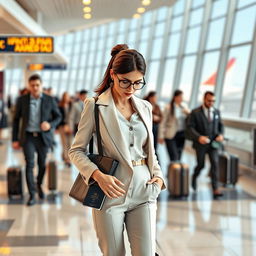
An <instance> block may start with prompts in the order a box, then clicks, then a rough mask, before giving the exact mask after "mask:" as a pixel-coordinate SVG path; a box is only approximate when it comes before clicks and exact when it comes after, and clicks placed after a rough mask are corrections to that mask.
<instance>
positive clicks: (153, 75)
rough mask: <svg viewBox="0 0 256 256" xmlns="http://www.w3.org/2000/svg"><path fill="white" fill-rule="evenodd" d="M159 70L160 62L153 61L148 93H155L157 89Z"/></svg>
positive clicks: (147, 87) (149, 75) (150, 68)
mask: <svg viewBox="0 0 256 256" xmlns="http://www.w3.org/2000/svg"><path fill="white" fill-rule="evenodd" d="M158 69H159V61H152V62H151V63H150V67H149V74H148V81H146V82H147V86H146V92H149V91H155V90H156V88H157V84H156V83H157V75H158V71H159V70H158Z"/></svg>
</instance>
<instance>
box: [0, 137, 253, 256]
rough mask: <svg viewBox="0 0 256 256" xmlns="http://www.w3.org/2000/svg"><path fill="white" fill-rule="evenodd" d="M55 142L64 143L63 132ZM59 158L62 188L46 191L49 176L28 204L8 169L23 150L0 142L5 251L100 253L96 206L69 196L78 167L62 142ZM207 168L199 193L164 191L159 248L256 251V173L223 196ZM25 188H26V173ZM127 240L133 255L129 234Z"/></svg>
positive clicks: (0, 222) (236, 254)
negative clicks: (11, 186) (12, 194)
mask: <svg viewBox="0 0 256 256" xmlns="http://www.w3.org/2000/svg"><path fill="white" fill-rule="evenodd" d="M56 142H57V144H58V143H59V137H58V135H56ZM52 157H53V156H52ZM54 158H55V159H56V160H57V162H58V191H56V193H55V194H52V193H50V192H49V191H47V177H45V183H44V190H45V192H46V193H47V198H46V199H45V200H44V201H40V200H38V203H37V204H36V205H35V206H33V207H27V206H26V205H25V203H26V200H27V194H26V195H25V198H24V199H23V200H22V199H17V200H16V201H15V200H14V201H11V202H10V201H9V200H8V198H7V194H6V188H7V186H6V169H7V167H8V166H11V165H23V166H24V160H23V155H22V153H21V152H13V151H12V149H11V147H10V142H9V140H8V139H6V140H5V141H4V145H3V146H0V255H17V256H65V255H72V256H73V255H74V256H98V255H101V254H100V251H99V249H98V246H97V239H96V235H95V232H94V229H93V223H92V215H91V210H90V209H88V208H84V207H83V206H81V205H79V204H78V203H76V202H75V201H74V200H72V199H70V198H69V197H68V192H69V189H70V187H71V185H72V182H73V180H74V179H75V177H76V175H77V171H76V170H75V169H74V167H72V168H66V167H65V166H64V165H63V163H62V161H61V148H60V146H59V144H58V146H57V147H56V150H55V152H54ZM159 160H160V161H161V166H162V169H163V172H164V174H165V175H166V174H167V165H168V157H167V154H166V151H165V148H164V146H162V145H160V146H159ZM183 161H184V162H186V163H190V167H191V168H190V171H191V172H192V170H193V167H194V165H195V160H194V156H193V155H191V154H189V153H185V154H184V156H183ZM207 170H208V165H206V168H205V170H204V171H203V172H202V174H201V175H200V178H199V180H198V192H197V194H194V193H193V192H192V190H191V191H190V192H191V193H190V195H189V197H188V198H182V199H173V198H170V197H169V194H168V192H167V191H164V192H162V193H161V196H160V198H159V200H158V211H157V250H158V253H159V254H160V256H172V255H173V256H183V255H184V256H206V255H207V256H222V255H223V256H240V255H241V256H254V255H256V201H255V198H256V197H255V196H256V181H255V179H254V178H252V177H247V176H241V177H239V182H238V184H237V186H236V187H235V188H234V187H227V188H224V189H223V192H224V197H223V198H222V199H220V200H212V196H211V190H210V186H209V185H210V183H209V182H210V180H209V178H208V176H207ZM23 171H24V170H23ZM35 172H36V170H35ZM24 188H25V191H26V185H25V179H24ZM125 241H126V248H127V254H126V255H128V256H129V255H131V254H130V250H129V243H128V240H127V237H126V239H125ZM113 256H115V255H113Z"/></svg>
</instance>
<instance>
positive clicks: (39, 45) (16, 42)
mask: <svg viewBox="0 0 256 256" xmlns="http://www.w3.org/2000/svg"><path fill="white" fill-rule="evenodd" d="M53 51H54V39H53V37H51V36H0V53H31V54H35V53H37V54H38V53H42V54H46V53H53Z"/></svg>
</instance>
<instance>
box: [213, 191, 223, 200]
mask: <svg viewBox="0 0 256 256" xmlns="http://www.w3.org/2000/svg"><path fill="white" fill-rule="evenodd" d="M222 196H223V194H222V193H221V192H220V191H218V190H216V191H213V198H214V199H218V198H219V197H222Z"/></svg>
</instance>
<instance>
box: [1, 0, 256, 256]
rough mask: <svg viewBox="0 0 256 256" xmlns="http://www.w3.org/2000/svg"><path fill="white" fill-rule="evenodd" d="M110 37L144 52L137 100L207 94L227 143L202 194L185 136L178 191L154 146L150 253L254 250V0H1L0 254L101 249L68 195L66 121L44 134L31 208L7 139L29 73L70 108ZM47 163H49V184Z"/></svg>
mask: <svg viewBox="0 0 256 256" xmlns="http://www.w3.org/2000/svg"><path fill="white" fill-rule="evenodd" d="M117 44H127V45H128V46H129V48H130V49H136V50H137V51H139V52H140V53H141V54H142V55H143V56H144V58H145V61H146V65H147V70H146V74H145V78H144V79H145V82H146V85H145V86H144V87H143V89H142V90H138V91H137V92H136V93H135V95H136V96H137V97H139V98H144V97H145V96H147V95H148V93H149V92H152V91H154V92H155V93H156V95H157V104H158V105H159V106H160V109H161V111H162V112H164V109H165V107H166V106H167V105H170V102H171V100H172V96H173V93H174V91H175V90H177V89H179V90H181V91H182V92H183V102H184V105H186V106H187V108H188V109H189V111H192V110H193V109H195V108H197V107H199V106H201V105H202V104H203V100H204V98H203V97H204V93H205V92H207V91H210V92H213V93H214V95H215V102H214V107H215V108H217V109H219V111H220V116H221V120H222V123H223V126H224V133H223V136H224V138H225V140H224V142H223V143H222V146H221V147H219V148H218V149H216V150H218V154H219V155H221V154H222V155H225V156H226V158H225V159H226V161H227V165H226V166H225V167H226V169H225V170H224V171H225V172H226V173H227V179H226V180H225V182H223V180H219V189H220V191H221V193H222V196H220V197H214V196H213V194H212V187H211V179H213V178H212V175H211V173H209V170H210V168H211V167H210V166H211V164H210V161H209V159H208V157H206V162H205V166H204V168H203V169H202V171H201V173H200V175H199V176H198V178H197V189H196V190H195V189H193V186H192V185H193V184H192V183H191V182H192V177H193V173H194V168H195V166H196V165H197V158H196V153H195V150H194V149H193V146H192V141H191V140H189V139H186V141H185V146H184V149H183V152H182V156H181V160H180V162H181V163H184V164H186V165H187V166H188V174H187V175H188V184H187V186H188V193H187V194H185V195H181V196H174V195H172V192H173V190H172V189H173V188H171V187H169V186H170V182H169V179H170V177H171V175H170V164H171V163H173V161H172V160H171V159H170V157H169V154H168V150H167V147H166V143H167V142H166V143H163V144H160V143H158V145H157V150H156V153H157V158H158V161H159V164H160V166H161V170H162V173H163V176H164V178H165V180H166V184H167V189H165V190H162V191H161V193H160V195H159V197H158V198H157V216H156V219H157V222H156V252H157V253H158V255H160V256H254V255H256V200H255V199H256V0H43V1H42V0H0V255H14V256H16V255H17V256H64V255H72V256H100V255H102V253H101V251H100V249H99V246H98V240H97V237H96V233H95V230H94V225H93V217H92V209H91V208H89V207H85V206H83V205H82V204H81V203H79V202H77V201H76V200H74V199H72V198H70V197H69V191H70V188H71V186H72V184H73V183H74V181H75V179H76V177H77V174H78V173H79V172H78V169H77V168H76V167H75V166H74V164H72V162H70V160H69V159H68V157H66V156H65V152H67V150H69V148H70V144H71V143H72V141H73V140H74V136H75V134H73V133H70V132H67V131H66V130H65V129H66V128H67V127H66V125H64V126H65V127H61V126H59V127H58V128H57V129H56V130H54V131H52V134H53V137H54V147H53V150H49V152H48V155H47V159H46V166H47V168H46V174H45V177H44V179H43V184H42V189H43V191H44V193H45V197H44V198H40V197H39V193H36V197H35V203H33V204H32V205H30V206H29V205H27V202H28V200H29V191H28V188H27V183H26V177H25V176H26V175H25V173H26V172H25V170H26V161H25V158H24V154H23V151H22V149H14V147H13V143H12V140H13V139H12V134H13V124H14V122H13V120H14V119H13V118H14V116H15V114H16V112H15V111H16V106H17V105H16V103H17V100H18V99H19V97H21V95H26V94H27V93H29V91H28V79H29V77H31V75H33V74H38V75H40V77H41V79H42V86H43V92H44V94H47V95H50V96H51V97H53V100H54V101H56V105H57V104H58V106H59V107H63V105H65V104H66V105H68V106H69V107H70V108H71V109H72V107H73V105H74V104H75V103H76V102H77V101H79V92H81V91H83V90H86V92H87V98H91V97H93V96H95V92H94V91H95V89H96V88H97V87H98V85H99V84H100V83H101V81H102V80H103V77H104V73H105V70H106V69H107V66H108V63H109V61H110V59H111V55H110V53H111V49H112V48H113V47H114V46H115V45H117ZM133 87H134V84H133ZM63 95H65V96H64V97H63ZM22 97H23V96H22ZM66 105H65V106H66ZM66 116H68V115H66ZM205 120H207V119H205ZM126 121H127V120H126ZM67 123H69V122H68V121H67ZM62 126H63V125H62ZM67 126H68V125H67ZM160 126H161V124H160ZM67 129H68V128H67ZM27 132H28V131H27ZM31 134H32V135H31V136H34V135H35V133H34V132H31ZM63 134H64V135H63ZM67 134H68V136H67ZM35 136H37V133H36V135H35ZM64 137H65V138H64ZM65 139H66V141H65ZM67 141H68V142H67ZM64 148H65V149H64ZM219 159H220V158H219ZM232 159H236V161H237V162H236V164H237V165H235V164H234V165H233V164H231V160H232ZM232 161H233V160H232ZM220 162H221V161H219V163H220ZM36 163H37V161H36ZM49 163H55V168H56V173H55V174H56V184H55V185H56V186H54V187H52V188H51V187H50V186H49V183H50V178H49V177H50V169H51V167H50V164H49ZM232 163H233V162H232ZM14 167H15V168H17V169H19V168H20V170H21V177H22V178H21V179H22V187H23V193H22V194H23V196H20V195H19V194H18V195H14V196H10V193H8V186H10V184H8V169H10V168H14ZM236 168H237V173H235V175H236V177H235V181H234V182H233V181H231V178H232V175H233V173H234V172H235V169H236ZM181 169H182V172H183V171H184V168H181ZM219 169H221V168H219ZM222 169H223V168H222ZM37 172H38V167H37V165H35V167H34V175H35V176H36V174H37ZM181 176H182V175H181ZM219 176H221V175H220V173H219ZM232 179H233V178H232ZM174 183H175V182H173V181H172V184H174ZM181 183H182V181H181ZM181 183H180V184H181ZM180 184H178V185H180ZM168 185H169V186H168ZM178 185H177V184H174V185H173V186H178ZM184 186H185V184H183V185H181V187H182V188H181V189H184ZM181 194H182V193H181ZM124 237H125V249H126V253H124V254H123V255H127V256H129V255H132V253H131V249H130V244H129V239H128V236H127V233H126V231H125V232H124ZM153 242H154V241H153ZM108 256H119V255H108ZM132 256H134V255H132ZM136 256H150V255H138V254H136Z"/></svg>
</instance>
